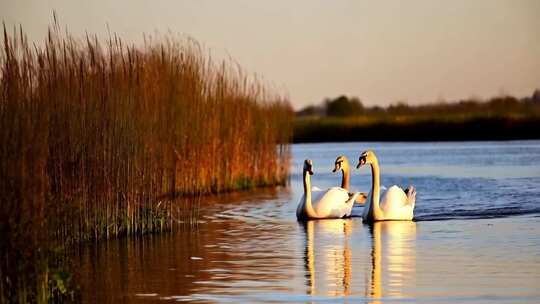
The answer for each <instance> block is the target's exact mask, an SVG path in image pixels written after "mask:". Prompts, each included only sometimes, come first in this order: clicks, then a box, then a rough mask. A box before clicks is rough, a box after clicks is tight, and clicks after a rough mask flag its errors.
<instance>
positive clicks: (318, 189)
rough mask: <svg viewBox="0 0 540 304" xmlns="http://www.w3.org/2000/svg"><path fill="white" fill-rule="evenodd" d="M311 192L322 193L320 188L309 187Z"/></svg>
mask: <svg viewBox="0 0 540 304" xmlns="http://www.w3.org/2000/svg"><path fill="white" fill-rule="evenodd" d="M311 191H312V192H313V191H316V192H319V191H323V190H322V189H321V188H319V187H317V186H313V187H311Z"/></svg>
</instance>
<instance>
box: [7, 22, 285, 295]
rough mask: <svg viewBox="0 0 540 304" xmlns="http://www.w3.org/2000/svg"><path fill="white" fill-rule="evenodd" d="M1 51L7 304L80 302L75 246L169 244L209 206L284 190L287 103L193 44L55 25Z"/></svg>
mask: <svg viewBox="0 0 540 304" xmlns="http://www.w3.org/2000/svg"><path fill="white" fill-rule="evenodd" d="M3 42H4V45H3V48H2V50H1V51H0V69H1V71H0V73H1V74H0V94H1V95H0V239H1V240H2V241H1V244H0V258H1V260H0V302H2V303H6V302H21V303H23V302H24V303H26V302H48V301H61V300H62V299H71V300H73V299H74V297H76V283H75V282H73V281H74V279H73V275H71V272H70V269H69V261H68V259H67V258H66V256H67V253H66V252H67V250H69V248H73V247H76V246H75V245H77V244H81V243H83V242H87V241H97V240H100V239H109V238H116V237H119V236H125V235H133V236H138V235H142V234H145V233H153V232H160V231H170V230H173V229H176V228H175V227H177V226H179V225H180V226H182V225H183V224H185V223H188V224H192V222H193V221H194V220H196V216H197V208H198V205H197V201H198V199H199V198H200V196H201V195H206V194H214V193H222V192H228V191H234V190H243V189H249V188H254V187H261V186H272V185H283V184H285V183H286V182H287V179H288V170H289V157H290V152H289V143H290V141H291V138H292V123H293V115H294V113H293V111H292V108H291V107H290V104H289V102H288V100H287V98H286V97H285V95H284V94H281V93H280V92H274V91H273V90H270V89H268V86H266V85H265V84H264V83H263V82H262V81H260V80H257V79H256V78H255V77H251V76H248V75H247V74H246V73H245V72H244V71H243V70H242V69H241V68H240V67H239V66H238V64H237V63H236V62H234V61H232V60H230V61H214V60H213V59H212V58H211V57H210V56H209V52H208V51H207V50H205V49H203V48H202V47H201V46H200V45H199V44H198V43H197V42H196V41H195V40H193V39H188V38H185V39H184V38H182V39H178V38H174V37H165V38H163V39H158V40H155V39H154V40H152V39H145V42H144V44H143V45H142V46H136V45H132V44H128V43H126V42H124V41H122V39H121V38H120V37H117V36H116V35H112V36H110V37H109V38H108V39H106V40H100V39H98V38H97V36H92V35H88V34H87V35H86V37H83V38H82V39H77V38H74V37H73V36H72V35H70V34H69V33H68V32H67V31H66V32H62V31H61V30H60V26H59V25H58V23H57V21H56V17H55V21H54V23H53V25H51V26H50V27H49V31H48V35H47V38H46V40H45V42H44V43H43V44H42V45H39V44H37V45H36V44H33V43H32V42H29V41H28V40H27V38H26V35H25V33H24V32H23V30H22V28H18V29H14V31H13V33H12V34H10V33H8V31H7V30H6V27H5V25H4V31H3ZM165 196H167V197H170V199H165ZM178 198H180V201H181V202H179V199H178ZM191 228H193V227H191ZM191 228H190V227H188V228H187V229H191ZM179 229H181V228H179Z"/></svg>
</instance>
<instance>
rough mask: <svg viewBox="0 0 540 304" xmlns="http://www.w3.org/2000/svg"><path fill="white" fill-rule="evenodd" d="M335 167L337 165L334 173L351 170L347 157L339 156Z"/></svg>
mask: <svg viewBox="0 0 540 304" xmlns="http://www.w3.org/2000/svg"><path fill="white" fill-rule="evenodd" d="M334 165H335V167H334V170H332V172H334V173H336V172H338V171H340V170H347V169H349V160H348V159H347V157H345V156H343V155H341V156H338V158H336V162H335V164H334Z"/></svg>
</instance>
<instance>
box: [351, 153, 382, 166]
mask: <svg viewBox="0 0 540 304" xmlns="http://www.w3.org/2000/svg"><path fill="white" fill-rule="evenodd" d="M376 162H377V157H376V156H375V152H373V151H371V150H367V151H364V152H362V154H360V157H359V158H358V165H357V166H356V168H357V169H358V168H360V167H362V166H363V165H370V164H373V163H376Z"/></svg>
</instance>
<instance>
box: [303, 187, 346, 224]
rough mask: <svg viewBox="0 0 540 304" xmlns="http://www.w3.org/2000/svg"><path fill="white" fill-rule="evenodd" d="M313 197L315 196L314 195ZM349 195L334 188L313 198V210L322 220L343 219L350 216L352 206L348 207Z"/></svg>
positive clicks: (338, 188) (342, 190) (340, 189)
mask: <svg viewBox="0 0 540 304" xmlns="http://www.w3.org/2000/svg"><path fill="white" fill-rule="evenodd" d="M312 195H313V194H312ZM349 199H350V198H349V193H348V192H347V190H345V189H342V188H340V187H333V188H330V189H328V190H327V191H325V192H321V193H320V194H319V193H318V195H317V197H315V196H313V198H312V202H313V209H314V210H315V212H317V215H319V217H321V218H331V217H343V216H348V215H350V209H352V205H351V204H349V205H347V201H349ZM347 211H348V212H347Z"/></svg>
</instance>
